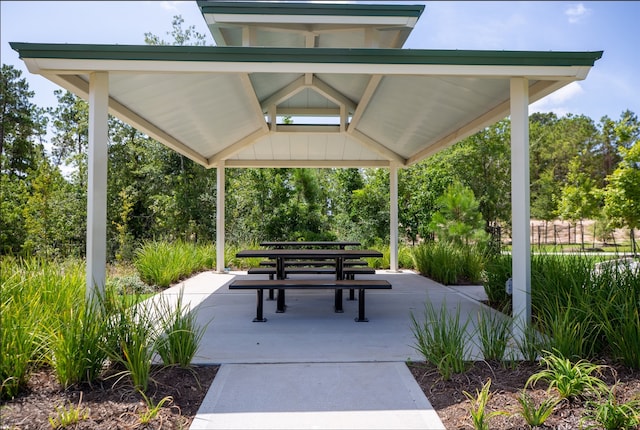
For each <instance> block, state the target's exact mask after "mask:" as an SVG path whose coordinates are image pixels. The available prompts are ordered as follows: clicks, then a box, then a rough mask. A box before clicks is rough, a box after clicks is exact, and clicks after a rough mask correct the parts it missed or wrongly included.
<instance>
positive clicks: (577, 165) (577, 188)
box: [559, 157, 601, 248]
mask: <svg viewBox="0 0 640 430" xmlns="http://www.w3.org/2000/svg"><path fill="white" fill-rule="evenodd" d="M583 170H584V169H583V167H582V163H581V159H580V157H575V158H574V159H573V160H571V163H570V164H569V173H568V175H567V184H566V185H565V186H564V187H563V189H562V196H561V198H560V204H559V211H560V216H561V217H562V218H564V219H568V220H571V221H580V227H581V234H582V241H581V244H582V247H583V248H584V224H583V221H584V220H585V219H587V218H591V217H594V216H596V215H597V213H598V209H599V207H600V206H601V204H600V201H601V192H600V189H599V188H598V187H597V186H596V181H595V180H593V179H592V178H591V177H590V176H589V175H588V174H587V173H585V172H584V171H583Z"/></svg>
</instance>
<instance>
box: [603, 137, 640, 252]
mask: <svg viewBox="0 0 640 430" xmlns="http://www.w3.org/2000/svg"><path fill="white" fill-rule="evenodd" d="M622 154H623V158H622V161H621V162H620V164H619V165H618V168H616V170H615V171H614V172H613V173H612V174H611V175H610V176H609V177H608V182H609V184H608V185H607V188H606V190H605V213H606V214H607V216H609V217H610V218H611V219H613V220H615V221H616V223H617V224H618V225H619V226H622V225H626V226H627V227H629V229H630V230H631V241H632V246H633V252H634V254H635V253H636V244H635V235H634V230H635V229H637V228H638V227H640V141H638V140H636V141H635V142H634V144H633V146H631V148H629V149H628V150H627V149H622Z"/></svg>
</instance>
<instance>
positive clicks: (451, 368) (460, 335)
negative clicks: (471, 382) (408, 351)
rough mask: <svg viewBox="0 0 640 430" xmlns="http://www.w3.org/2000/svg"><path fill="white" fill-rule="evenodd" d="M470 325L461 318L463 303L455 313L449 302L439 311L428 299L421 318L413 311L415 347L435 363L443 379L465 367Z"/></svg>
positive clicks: (412, 322) (429, 360) (462, 370)
mask: <svg viewBox="0 0 640 430" xmlns="http://www.w3.org/2000/svg"><path fill="white" fill-rule="evenodd" d="M468 325H469V320H467V321H466V322H465V323H464V324H463V323H461V321H460V307H459V306H458V307H457V308H456V312H455V314H452V313H450V311H449V310H448V309H447V306H446V303H443V304H442V307H441V308H440V310H439V311H437V310H436V309H435V308H434V306H433V303H431V302H430V301H427V302H425V305H424V320H423V321H422V322H420V321H418V319H417V318H416V317H415V316H414V314H413V312H412V313H411V331H412V333H413V336H414V338H415V344H414V345H413V348H414V349H415V350H416V351H418V352H419V353H420V354H422V356H423V357H424V358H425V360H426V361H428V362H429V363H431V364H433V365H435V366H436V368H437V369H438V372H439V373H440V375H441V376H442V378H443V379H444V380H449V379H451V376H452V375H453V374H454V373H462V372H464V371H465V369H466V361H465V358H466V355H467V344H468V341H469V338H468V337H469V336H468V334H467V326H468Z"/></svg>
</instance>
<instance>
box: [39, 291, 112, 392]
mask: <svg viewBox="0 0 640 430" xmlns="http://www.w3.org/2000/svg"><path fill="white" fill-rule="evenodd" d="M106 320H107V316H105V315H104V314H103V312H102V309H101V308H100V307H99V306H97V305H94V304H86V305H84V304H80V303H79V304H78V305H76V307H74V308H71V309H68V310H66V311H65V312H63V313H62V314H61V316H60V321H59V324H58V325H57V326H54V327H51V328H50V331H49V333H48V337H49V341H48V343H49V348H50V349H51V352H52V362H51V365H52V366H53V369H54V371H55V373H56V376H57V378H58V381H59V382H60V384H62V385H63V386H64V387H68V386H70V385H72V384H75V383H77V382H85V381H86V382H92V381H94V380H95V379H96V378H97V377H98V375H99V374H100V372H101V371H102V368H103V366H104V363H105V361H106V360H107V354H106V352H105V351H104V349H103V348H102V343H103V340H104V338H105V336H107V335H108V333H109V332H108V331H107V324H106Z"/></svg>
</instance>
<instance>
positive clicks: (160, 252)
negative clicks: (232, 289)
mask: <svg viewBox="0 0 640 430" xmlns="http://www.w3.org/2000/svg"><path fill="white" fill-rule="evenodd" d="M215 261H216V250H215V247H214V246H212V245H195V244H191V243H187V242H183V241H176V242H173V243H169V242H147V243H145V244H144V245H142V247H141V248H140V249H139V250H138V251H137V252H136V258H135V261H134V265H135V267H136V269H137V270H138V273H139V274H140V278H141V279H142V280H143V281H145V282H146V283H148V284H151V285H158V286H159V287H161V288H166V287H168V286H170V285H171V284H173V283H174V282H176V281H179V280H180V279H182V278H184V277H185V276H188V275H191V274H193V273H195V272H198V271H200V270H205V269H211V268H213V267H214V263H215Z"/></svg>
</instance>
